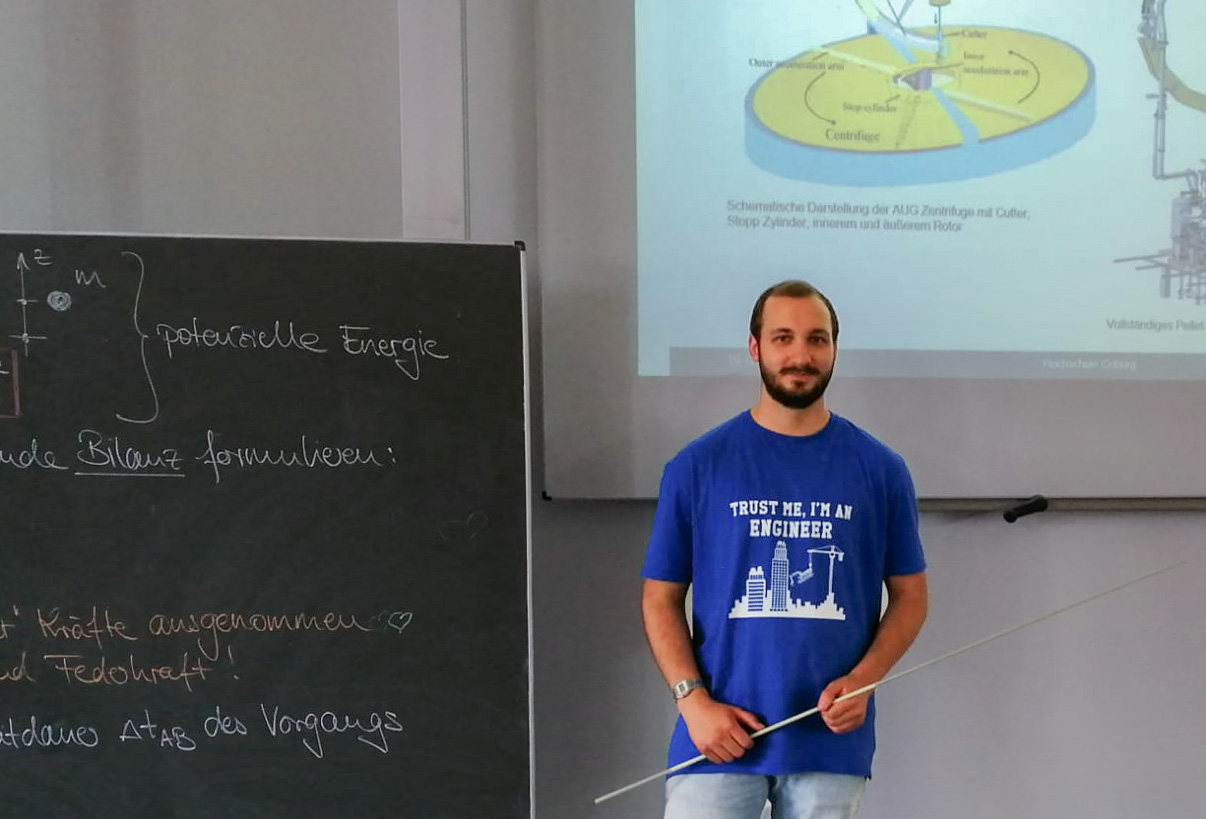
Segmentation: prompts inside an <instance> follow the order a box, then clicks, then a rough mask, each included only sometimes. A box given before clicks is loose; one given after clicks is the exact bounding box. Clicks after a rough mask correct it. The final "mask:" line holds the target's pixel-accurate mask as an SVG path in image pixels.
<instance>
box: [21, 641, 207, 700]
mask: <svg viewBox="0 0 1206 819" xmlns="http://www.w3.org/2000/svg"><path fill="white" fill-rule="evenodd" d="M42 659H43V660H46V661H47V662H51V663H53V665H54V669H55V670H56V671H59V672H61V673H62V674H63V678H64V679H65V680H66V681H67V682H68V683H81V684H83V685H106V686H123V685H128V684H130V683H145V684H149V685H159V684H160V683H165V682H175V683H179V682H182V683H184V687H185V688H187V689H188V690H189V691H192V690H193V680H194V679H196V678H200V679H201V680H204V679H205V675H206V674H207V673H209V672H210V671H213V668H212V667H210V666H207V665H203V664H202V663H201V661H200V660H196V659H192V658H190V657H189V654H188V652H187V651H186V652H185V653H184V654H183V655H181V657H180V662H179V663H178V664H173V665H144V664H142V663H140V662H139V661H138V660H136V659H135V658H134V655H133V654H130V655H127V656H126V658H125V659H124V660H122V661H120V662H118V663H111V662H110V661H109V658H108V657H105V656H103V655H102V656H101V658H100V660H99V661H96V660H91V659H89V658H87V657H85V656H84V655H82V654H43V655H42Z"/></svg>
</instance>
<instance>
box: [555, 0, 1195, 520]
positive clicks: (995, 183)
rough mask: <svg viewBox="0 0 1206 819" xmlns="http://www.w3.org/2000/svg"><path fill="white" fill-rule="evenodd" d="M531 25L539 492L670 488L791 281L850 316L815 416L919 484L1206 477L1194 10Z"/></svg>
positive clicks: (855, 5) (1015, 490)
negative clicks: (756, 323)
mask: <svg viewBox="0 0 1206 819" xmlns="http://www.w3.org/2000/svg"><path fill="white" fill-rule="evenodd" d="M567 6H572V7H573V8H567ZM1107 6H1108V7H1109V8H1108V9H1107V8H1106V7H1107ZM540 15H541V20H540V23H541V38H540V57H541V59H540V61H539V63H540V65H541V76H540V84H539V87H538V106H539V116H540V126H539V129H540V130H539V133H540V144H539V145H538V165H539V170H540V186H539V194H540V202H541V217H540V236H539V243H538V252H537V256H538V259H539V262H540V270H541V279H542V281H543V289H544V296H543V299H544V349H543V358H544V364H545V366H544V383H545V390H544V393H545V403H544V412H545V430H546V439H545V456H546V471H545V478H546V491H548V493H549V494H550V495H551V496H553V497H621V498H623V497H652V496H653V495H654V494H656V486H657V479H658V477H659V476H660V470H661V466H662V464H663V463H664V461H665V460H666V459H667V458H669V457H671V456H672V455H673V454H674V452H675V451H677V449H679V448H680V447H681V446H682V445H683V444H685V443H686V442H687V441H689V440H690V439H691V438H692V437H694V436H695V435H698V434H699V433H701V432H703V431H705V430H706V429H708V428H709V427H711V426H713V425H714V424H716V423H718V422H720V421H722V420H724V419H725V418H727V417H729V416H731V415H733V414H735V413H736V412H739V411H741V410H742V409H743V408H745V407H748V406H749V405H750V404H752V403H753V401H754V400H755V399H756V397H757V383H758V381H757V370H756V367H755V366H754V365H753V364H752V363H751V362H750V360H749V356H748V354H747V353H746V349H745V348H746V329H745V328H746V325H747V322H748V316H749V310H750V306H751V304H752V302H753V300H754V298H755V297H756V296H757V294H758V293H759V292H760V291H761V290H762V289H763V288H764V287H766V286H767V285H768V284H771V283H773V282H775V281H778V280H781V279H784V278H796V277H801V278H806V279H809V280H810V281H813V282H814V283H815V284H817V285H818V286H819V287H821V289H823V290H824V291H825V292H826V293H827V294H828V295H829V296H830V297H831V299H832V300H833V302H834V303H835V305H836V307H837V310H838V313H839V316H840V317H841V320H842V333H841V338H840V341H839V353H838V366H837V374H836V376H835V378H834V381H833V385H832V387H831V388H830V394H829V405H830V407H831V409H833V410H834V411H836V412H838V413H840V414H842V415H845V416H846V417H849V418H850V419H851V420H853V421H855V422H856V423H859V424H860V425H862V426H864V427H865V428H867V429H868V430H869V431H871V432H872V433H873V434H875V435H877V436H878V437H880V438H881V439H883V440H884V441H885V442H886V443H887V444H888V445H889V446H892V447H893V448H894V449H896V450H898V451H899V452H901V454H903V455H904V456H905V458H906V460H907V461H908V462H909V464H910V466H911V467H912V469H913V473H914V478H915V480H916V483H917V488H918V492H919V495H921V496H923V497H1015V496H1022V495H1029V494H1034V493H1038V492H1041V493H1044V494H1048V495H1052V496H1062V497H1168V496H1176V497H1184V496H1206V446H1203V445H1202V442H1201V426H1202V424H1201V422H1200V418H1201V416H1202V408H1203V407H1204V399H1206V209H1204V200H1203V196H1204V192H1206V164H1204V163H1203V159H1204V158H1206V96H1204V92H1206V50H1204V49H1201V48H1200V47H1199V45H1198V43H1197V37H1198V35H1199V34H1200V33H1201V32H1203V31H1206V8H1203V7H1202V6H1201V4H1197V3H1192V2H1189V0H1147V2H1144V0H1134V1H1133V2H1126V3H1114V2H1110V3H1101V2H1092V0H1068V1H1067V2H1061V3H1050V2H1033V1H1032V0H1031V1H1028V2H1014V3H1008V4H1002V3H993V2H988V0H891V2H889V0H815V1H812V2H809V1H808V0H804V1H801V0H797V2H788V1H787V0H744V2H716V1H715V0H706V1H705V2H685V0H636V2H635V4H634V5H627V6H626V5H625V4H622V3H621V4H605V3H589V4H560V5H558V4H554V3H545V4H543V5H542V6H541V9H540Z"/></svg>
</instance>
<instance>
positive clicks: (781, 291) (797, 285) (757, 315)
mask: <svg viewBox="0 0 1206 819" xmlns="http://www.w3.org/2000/svg"><path fill="white" fill-rule="evenodd" d="M771 296H788V297H790V298H793V299H806V298H808V297H809V296H816V297H817V298H819V299H820V300H821V301H823V302H825V306H826V307H828V308H829V321H830V323H831V324H832V325H833V341H834V343H837V337H838V317H837V311H835V310H834V309H833V303H832V302H830V301H829V299H828V298H827V297H826V296H825V294H824V293H822V292H821V291H820V290H817V289H816V288H815V287H813V286H812V285H811V284H809V283H808V282H806V281H804V280H803V279H788V280H787V281H784V282H779V283H778V284H775V285H771V286H770V287H768V288H766V289H765V290H763V291H762V295H761V296H759V297H758V301H756V302H754V312H753V313H752V314H751V315H750V335H751V336H753V337H754V338H760V337H761V336H762V308H763V306H764V305H765V304H766V300H767V299H769V298H770V297H771Z"/></svg>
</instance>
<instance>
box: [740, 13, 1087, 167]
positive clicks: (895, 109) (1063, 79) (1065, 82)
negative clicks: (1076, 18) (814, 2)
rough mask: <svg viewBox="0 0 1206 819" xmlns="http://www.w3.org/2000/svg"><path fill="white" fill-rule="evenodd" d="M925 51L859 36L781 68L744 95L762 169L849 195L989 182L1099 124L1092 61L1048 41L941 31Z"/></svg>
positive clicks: (753, 153) (923, 33)
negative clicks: (856, 190)
mask: <svg viewBox="0 0 1206 819" xmlns="http://www.w3.org/2000/svg"><path fill="white" fill-rule="evenodd" d="M911 34H912V35H913V36H916V37H917V38H918V40H919V41H924V39H923V38H927V37H930V38H934V41H935V42H941V47H935V48H934V49H933V50H932V51H927V50H924V49H911V48H906V47H902V44H901V43H900V42H899V41H894V40H893V39H892V38H890V37H886V36H881V35H880V34H866V35H862V36H858V37H853V38H850V39H847V40H842V41H839V42H835V43H831V44H829V45H826V46H822V47H818V48H814V49H811V50H809V51H806V52H804V53H803V54H800V55H799V56H797V57H794V58H792V59H790V60H785V61H782V62H780V63H778V64H777V65H776V66H775V67H773V68H772V69H771V70H770V71H768V72H767V73H766V74H765V75H764V76H763V77H762V78H761V79H759V81H758V82H757V83H756V84H755V85H754V87H753V88H752V89H751V90H750V93H749V95H748V97H747V103H746V108H747V140H746V142H747V150H748V153H749V155H750V157H751V158H752V159H753V160H754V162H755V163H757V164H758V165H759V166H761V167H763V168H765V169H766V170H768V171H771V172H773V173H776V174H779V175H781V176H787V177H792V178H798V179H807V180H810V181H819V182H830V183H834V184H848V185H891V184H920V183H925V182H941V181H950V180H954V179H964V178H969V177H974V176H985V175H988V174H992V173H997V172H1000V171H1003V170H1008V169H1010V168H1014V167H1018V166H1020V165H1024V164H1028V163H1030V162H1035V161H1038V160H1040V159H1043V158H1046V157H1048V156H1051V155H1053V154H1055V153H1058V152H1059V151H1062V150H1064V149H1065V148H1067V147H1069V146H1070V145H1072V144H1074V143H1075V142H1076V141H1078V140H1079V139H1080V138H1081V137H1083V136H1084V134H1085V133H1087V132H1088V130H1089V128H1091V127H1092V123H1093V120H1094V117H1095V94H1094V83H1095V77H1094V71H1093V66H1092V63H1091V62H1090V61H1089V59H1088V58H1087V57H1086V56H1085V55H1084V54H1083V53H1082V52H1081V51H1080V50H1078V49H1077V48H1075V47H1074V46H1071V45H1069V44H1068V43H1065V42H1062V41H1061V40H1058V39H1056V38H1054V37H1050V36H1048V35H1045V34H1038V33H1035V32H1030V31H1021V30H1017V29H1008V28H996V27H988V26H963V27H958V28H954V29H949V28H948V29H947V30H945V31H942V32H938V31H937V30H936V29H917V30H914V31H913V32H912V33H911Z"/></svg>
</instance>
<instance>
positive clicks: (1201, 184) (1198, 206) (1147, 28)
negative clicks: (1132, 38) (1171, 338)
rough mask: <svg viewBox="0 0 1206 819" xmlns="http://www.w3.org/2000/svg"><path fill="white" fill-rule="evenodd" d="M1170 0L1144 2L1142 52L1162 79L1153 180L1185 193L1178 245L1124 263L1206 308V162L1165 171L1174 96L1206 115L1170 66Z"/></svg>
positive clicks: (1179, 206)
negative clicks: (1176, 184)
mask: <svg viewBox="0 0 1206 819" xmlns="http://www.w3.org/2000/svg"><path fill="white" fill-rule="evenodd" d="M1165 4H1166V0H1143V7H1142V15H1143V18H1142V20H1141V22H1140V24H1139V48H1140V49H1141V50H1142V52H1143V59H1144V61H1145V62H1146V63H1147V68H1148V71H1150V72H1151V75H1152V76H1153V77H1154V78H1155V79H1156V82H1157V83H1158V86H1159V87H1158V90H1157V93H1156V95H1155V99H1156V119H1155V121H1156V128H1155V135H1154V137H1153V144H1152V176H1153V177H1154V178H1155V179H1158V180H1162V181H1163V180H1180V181H1182V182H1183V184H1184V185H1185V189H1184V190H1183V191H1181V193H1180V194H1179V195H1178V196H1177V197H1175V198H1174V199H1173V201H1172V217H1171V223H1172V224H1171V226H1170V229H1169V238H1170V240H1171V241H1172V246H1171V247H1169V248H1166V249H1164V250H1160V251H1157V252H1156V253H1151V254H1148V255H1144V256H1128V257H1126V258H1122V259H1116V260H1115V261H1118V262H1143V263H1144V264H1143V265H1141V266H1140V268H1139V269H1140V270H1159V271H1160V295H1161V296H1162V297H1164V298H1171V297H1172V295H1173V285H1174V283H1176V295H1177V298H1179V299H1192V300H1193V301H1194V302H1195V303H1196V304H1206V160H1203V167H1202V168H1199V169H1189V170H1184V171H1177V172H1175V173H1169V172H1167V171H1166V170H1165V167H1164V154H1165V144H1166V136H1165V131H1166V125H1167V121H1168V98H1169V97H1172V98H1173V99H1174V100H1176V101H1177V102H1179V103H1181V105H1183V106H1185V107H1187V108H1190V109H1193V110H1195V111H1201V112H1203V113H1206V94H1202V93H1200V92H1198V91H1195V90H1193V89H1192V88H1190V87H1188V86H1187V85H1186V84H1185V82H1184V81H1183V80H1182V79H1181V78H1180V77H1179V76H1177V74H1176V73H1174V72H1173V70H1172V69H1170V68H1169V67H1168V63H1167V62H1166V60H1165V54H1166V52H1167V50H1168V26H1167V24H1166V23H1165V15H1164V6H1165Z"/></svg>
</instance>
